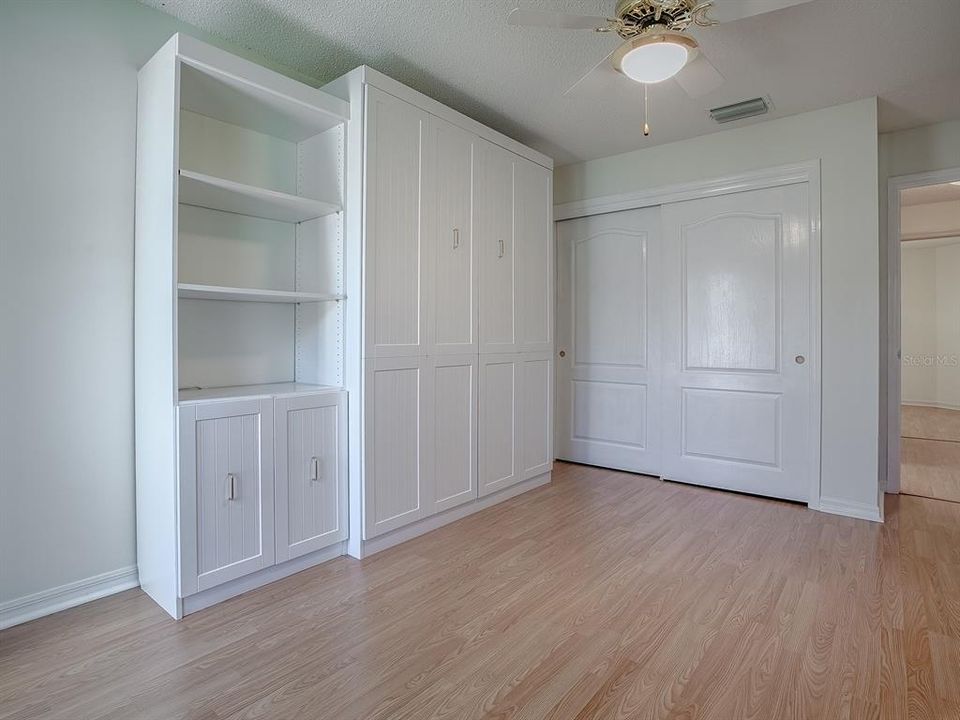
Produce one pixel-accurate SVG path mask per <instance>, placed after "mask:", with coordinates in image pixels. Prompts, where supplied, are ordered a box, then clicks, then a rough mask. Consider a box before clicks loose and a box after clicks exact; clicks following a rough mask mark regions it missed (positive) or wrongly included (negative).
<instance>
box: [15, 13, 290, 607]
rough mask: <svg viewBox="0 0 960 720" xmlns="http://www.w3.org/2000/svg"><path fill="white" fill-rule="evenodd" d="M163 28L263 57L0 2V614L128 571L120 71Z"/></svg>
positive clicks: (129, 461)
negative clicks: (26, 600)
mask: <svg viewBox="0 0 960 720" xmlns="http://www.w3.org/2000/svg"><path fill="white" fill-rule="evenodd" d="M177 31H185V32H187V33H189V34H192V35H195V36H196V37H200V38H201V39H205V40H207V41H212V42H215V44H218V45H220V46H222V47H224V48H226V49H228V50H231V51H233V52H236V53H238V54H242V55H246V57H248V58H249V59H252V60H256V61H258V62H260V63H261V64H269V63H266V62H264V61H263V60H262V59H259V58H256V57H253V56H251V55H250V54H249V53H246V52H244V51H243V50H240V49H238V48H236V47H232V46H230V45H229V44H227V43H223V42H219V41H216V40H212V39H211V38H210V37H209V36H207V35H206V34H205V33H201V32H199V31H196V30H194V29H193V28H190V27H188V26H186V25H184V24H183V23H180V22H178V21H176V20H174V19H173V18H172V17H170V16H168V15H165V14H163V13H160V12H157V11H155V10H152V9H149V8H146V7H145V6H143V5H140V4H138V3H136V2H134V0H115V1H112V2H110V1H104V2H96V1H88V0H64V1H62V2H45V1H39V0H28V1H18V0H0V98H2V99H0V104H2V112H0V143H2V144H0V158H2V161H0V223H2V227H0V609H2V607H3V604H4V602H9V601H10V600H13V599H16V598H21V597H23V596H25V595H29V594H32V593H36V592H39V591H43V590H47V589H50V588H54V587H59V586H61V585H64V584H67V583H70V582H73V581H76V580H81V579H84V578H88V577H91V576H94V575H98V574H101V573H105V572H109V571H112V570H117V569H120V568H125V567H129V566H131V565H133V564H134V563H135V558H136V554H135V544H134V543H135V541H134V538H135V533H134V455H133V199H134V167H135V157H136V156H135V153H136V103H137V69H138V68H139V67H140V65H141V64H143V62H144V61H145V60H147V58H149V57H150V56H151V55H152V54H153V53H154V51H155V50H156V49H157V48H159V47H160V46H161V45H162V44H163V43H164V42H165V41H166V40H167V38H169V37H170V35H172V34H173V33H175V32H177ZM274 68H275V69H278V70H281V71H283V68H277V67H276V66H274ZM287 74H289V75H294V73H290V72H288V73H287Z"/></svg>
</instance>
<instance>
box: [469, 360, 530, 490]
mask: <svg viewBox="0 0 960 720" xmlns="http://www.w3.org/2000/svg"><path fill="white" fill-rule="evenodd" d="M521 372H522V368H521V363H520V356H519V355H517V354H511V355H481V356H480V427H479V444H480V462H479V473H480V487H479V494H480V496H483V495H489V494H490V493H493V492H496V491H498V490H502V489H503V488H506V487H510V486H511V485H514V484H515V483H517V482H520V479H521V472H520V433H519V430H520V412H519V411H520V393H519V390H520V387H519V385H520V373H521Z"/></svg>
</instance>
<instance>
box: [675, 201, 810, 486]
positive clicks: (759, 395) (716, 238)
mask: <svg viewBox="0 0 960 720" xmlns="http://www.w3.org/2000/svg"><path fill="white" fill-rule="evenodd" d="M807 192H808V190H807V186H806V185H805V184H800V185H788V186H784V187H777V188H770V189H765V190H756V191H751V192H741V193H733V194H730V195H723V196H721V197H715V198H706V199H703V200H691V201H688V202H682V203H676V204H672V205H665V206H664V207H663V234H664V264H663V278H664V302H663V307H664V335H663V337H664V346H663V396H662V397H663V415H662V417H663V476H664V477H665V478H668V479H670V480H679V481H683V482H690V483H696V484H698V485H710V486H713V487H719V488H725V489H728V490H739V491H742V492H749V493H754V494H757V495H768V496H771V497H779V498H786V499H790V500H806V499H807V498H808V497H809V494H810V488H811V483H812V482H814V481H816V480H817V479H818V477H819V475H818V470H817V468H816V467H814V466H813V463H812V462H811V457H810V452H811V451H810V436H811V427H810V420H811V417H810V406H811V385H812V380H811V365H810V362H808V360H809V355H810V347H811V343H810V326H811V301H810V274H811V267H810V249H809V241H810V237H809V228H810V214H809V208H808V199H807Z"/></svg>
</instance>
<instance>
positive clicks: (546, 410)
mask: <svg viewBox="0 0 960 720" xmlns="http://www.w3.org/2000/svg"><path fill="white" fill-rule="evenodd" d="M520 365H521V371H520V460H521V462H520V470H521V475H522V479H523V480H527V479H529V478H532V477H536V476H537V475H543V473H546V472H550V470H551V469H552V468H553V358H552V353H530V354H524V355H522V356H521V358H520Z"/></svg>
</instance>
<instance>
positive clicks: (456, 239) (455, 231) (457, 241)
mask: <svg viewBox="0 0 960 720" xmlns="http://www.w3.org/2000/svg"><path fill="white" fill-rule="evenodd" d="M458 247H460V228H454V229H453V249H454V250H456V249H457V248H458Z"/></svg>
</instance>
